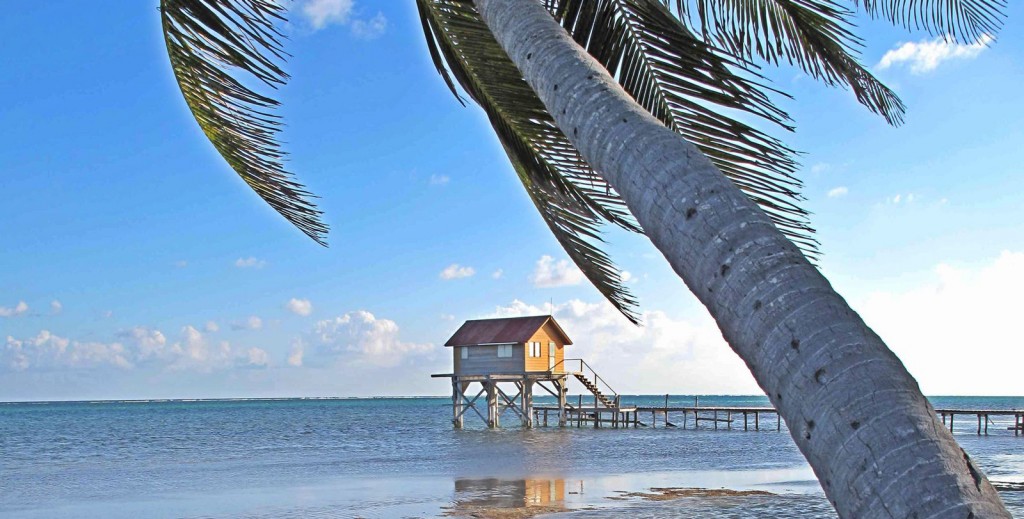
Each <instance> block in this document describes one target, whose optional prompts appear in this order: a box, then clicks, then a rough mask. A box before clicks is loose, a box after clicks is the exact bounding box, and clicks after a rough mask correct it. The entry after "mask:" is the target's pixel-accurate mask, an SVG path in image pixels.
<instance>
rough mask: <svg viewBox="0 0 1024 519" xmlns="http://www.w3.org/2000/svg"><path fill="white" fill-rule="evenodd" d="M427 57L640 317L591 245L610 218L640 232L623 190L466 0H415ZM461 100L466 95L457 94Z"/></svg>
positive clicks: (581, 256)
mask: <svg viewBox="0 0 1024 519" xmlns="http://www.w3.org/2000/svg"><path fill="white" fill-rule="evenodd" d="M417 4H418V7H419V11H420V18H421V22H422V23H423V29H424V33H425V36H426V38H427V44H428V48H429V51H430V55H431V57H432V59H433V60H434V64H435V66H436V67H437V69H438V72H439V73H440V74H441V75H442V77H444V79H445V81H446V83H447V84H448V86H449V88H451V89H452V92H453V93H454V94H455V95H456V97H459V93H458V90H456V88H455V82H456V81H457V82H458V84H459V85H460V86H461V87H462V89H463V90H464V91H465V92H466V94H467V95H468V96H469V97H471V98H472V99H473V100H474V101H476V102H477V103H478V104H479V105H480V106H481V107H482V108H483V109H484V112H485V113H486V114H487V117H488V119H489V121H490V123H491V126H492V127H493V128H494V131H495V133H496V134H497V136H498V139H499V140H500V141H501V143H502V146H503V147H504V149H505V151H506V153H507V155H508V157H509V159H510V160H511V162H512V165H513V167H514V168H515V170H516V172H517V174H518V175H519V177H520V180H521V181H522V182H523V185H524V187H525V188H526V191H527V193H528V194H529V196H530V198H531V199H532V200H533V201H534V204H535V205H537V208H538V210H539V211H540V213H541V216H542V218H543V219H544V221H545V223H546V224H547V225H548V227H549V228H550V229H551V231H552V233H554V235H555V238H556V239H557V240H558V242H559V243H560V244H561V245H562V246H563V248H564V249H565V250H566V253H567V254H568V255H569V257H570V258H571V259H572V260H573V261H574V262H575V263H576V265H577V266H579V268H580V270H581V271H582V272H583V273H584V274H585V275H586V276H587V278H588V279H589V280H590V281H591V282H592V283H593V284H594V286H595V287H596V288H597V289H598V291H600V292H601V293H602V294H603V295H604V296H605V297H606V298H607V299H608V300H609V302H611V303H612V305H614V306H615V307H616V308H617V309H619V311H620V312H622V313H623V315H625V316H626V317H627V318H628V319H630V320H631V321H633V322H636V320H637V316H636V313H635V311H634V310H633V307H634V306H635V305H636V300H635V299H634V298H633V297H632V295H630V293H629V291H628V290H627V289H626V288H625V287H624V286H623V285H622V283H621V280H620V277H619V270H618V269H616V268H615V266H614V265H613V264H612V262H611V261H610V260H609V259H608V257H607V255H605V254H604V253H603V252H601V251H600V250H599V249H598V248H597V247H596V246H595V245H593V244H592V243H591V242H600V241H601V238H600V234H599V226H600V224H601V223H602V222H610V223H614V224H616V225H619V226H621V227H623V228H625V229H629V230H632V231H635V232H642V230H641V229H640V227H639V225H638V224H637V223H636V222H635V221H634V220H633V218H632V215H630V213H629V210H628V209H627V208H626V206H625V204H624V203H623V201H622V200H621V198H619V196H618V194H617V193H615V191H614V190H613V189H612V188H611V187H610V186H609V185H608V184H607V183H606V182H605V181H604V179H603V178H601V177H600V176H599V175H597V174H596V173H594V171H593V170H592V169H591V168H590V166H589V165H588V164H587V163H586V161H584V160H583V158H582V157H580V156H579V153H578V152H577V151H576V148H575V147H574V146H573V145H572V143H570V142H569V140H568V138H566V136H565V135H564V134H563V133H562V132H561V130H559V129H558V127H557V126H556V125H555V123H554V120H553V119H552V118H551V116H550V114H548V113H547V110H546V108H545V107H544V105H543V103H541V101H540V99H538V98H537V96H536V94H535V93H534V92H533V89H531V88H530V86H529V85H528V84H527V83H526V81H525V80H523V78H522V75H521V74H520V72H519V69H518V68H516V66H515V64H514V63H512V61H511V60H510V59H509V58H508V56H507V55H506V54H505V52H504V50H503V49H502V48H501V46H500V45H499V44H498V42H497V40H495V38H494V36H493V35H492V34H491V32H490V30H489V29H488V28H487V26H486V25H485V24H484V23H483V20H481V19H480V16H479V14H478V13H477V11H476V9H475V7H474V6H473V4H472V2H471V1H469V0H418V1H417ZM459 99H460V101H461V97H459Z"/></svg>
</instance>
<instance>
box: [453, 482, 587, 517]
mask: <svg viewBox="0 0 1024 519" xmlns="http://www.w3.org/2000/svg"><path fill="white" fill-rule="evenodd" d="M577 484H579V485H582V483H577ZM569 493H571V494H578V493H579V490H570V491H569ZM565 497H566V481H565V480H564V479H542V478H541V479H537V478H534V479H498V478H482V479H468V478H467V479H457V480H455V506H454V507H453V508H454V509H453V510H452V511H453V512H455V514H453V515H461V514H479V515H483V516H485V517H486V516H487V515H488V514H487V511H488V510H499V509H504V510H509V509H522V510H523V511H524V512H536V513H541V512H548V511H555V510H562V509H564V508H565ZM530 509H536V510H530ZM479 515H478V516H479ZM529 515H532V514H531V513H525V514H523V516H524V517H525V516H529Z"/></svg>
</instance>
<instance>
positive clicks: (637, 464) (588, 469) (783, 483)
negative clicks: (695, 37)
mask: <svg viewBox="0 0 1024 519" xmlns="http://www.w3.org/2000/svg"><path fill="white" fill-rule="evenodd" d="M664 398H665V397H664V395H660V396H623V402H624V403H626V402H630V403H636V404H641V405H645V404H646V405H662V404H663V403H664ZM538 401H539V402H544V401H545V399H543V398H540V399H538ZM693 401H694V396H693V395H674V396H671V397H670V405H671V404H674V405H691V404H692V403H693ZM932 401H933V404H934V405H935V406H936V407H938V408H942V407H956V408H985V409H1024V397H935V398H933V399H932ZM699 402H700V404H701V405H707V406H767V405H769V404H768V402H767V399H766V398H765V397H763V396H749V397H736V396H700V397H699ZM450 405H451V401H450V399H448V398H399V399H395V398H372V399H281V400H209V401H145V402H137V401H123V402H47V403H0V517H4V518H9V519H16V518H17V519H22V518H25V519H28V518H83V519H89V518H100V517H102V518H115V519H116V518H136V517H150V518H245V519H263V518H306V517H315V518H335V517H337V518H355V517H364V518H378V517H379V518H392V517H395V518H404V517H442V516H456V517H529V516H533V515H536V514H539V513H543V514H550V516H551V517H618V516H620V515H624V514H626V513H628V514H629V515H631V516H633V517H635V518H648V517H649V518H663V517H769V516H770V517H822V518H831V517H835V514H834V512H832V510H831V508H830V507H829V504H828V502H827V501H826V499H825V497H824V494H823V493H822V491H821V488H820V486H819V485H818V483H817V481H816V480H815V479H814V476H813V474H812V473H811V470H810V468H809V467H808V466H807V464H806V462H805V461H804V460H803V457H802V456H801V455H800V453H799V451H798V450H797V448H796V446H795V445H794V443H793V441H792V440H791V438H790V437H789V434H788V432H786V429H785V425H783V430H782V432H776V431H775V420H774V418H770V419H767V420H766V421H768V422H770V423H769V424H766V423H765V422H762V430H760V431H756V432H755V431H744V430H743V425H742V418H738V419H737V420H738V421H737V422H736V424H734V426H733V428H732V430H725V429H724V428H720V429H719V430H717V431H716V430H712V429H709V428H708V427H706V426H702V427H703V428H702V429H699V430H693V429H692V422H691V428H689V429H686V430H683V429H681V428H675V429H674V428H661V427H659V428H655V429H649V428H639V429H608V428H602V429H594V428H590V427H584V428H564V429H560V428H558V427H548V428H537V429H533V430H524V429H522V428H520V427H519V426H518V421H517V420H516V419H515V417H514V416H512V415H511V414H510V413H508V414H506V415H505V416H504V417H503V426H504V427H503V428H502V429H498V430H487V429H486V428H484V427H483V426H482V424H481V423H480V421H479V419H478V418H477V417H476V416H475V415H472V414H471V415H467V418H466V426H467V427H466V429H463V430H453V429H452V427H451V423H450V421H449V419H450V417H451V407H450ZM641 419H642V420H643V419H644V417H643V416H641ZM1011 424H1012V419H1010V420H1003V421H999V422H995V423H994V424H993V425H990V427H989V431H990V434H989V435H988V436H987V437H986V436H978V435H976V434H975V433H976V429H977V423H976V421H974V420H973V418H971V419H965V420H962V421H957V423H956V431H955V432H956V437H957V440H958V441H959V442H960V444H961V445H962V446H963V447H964V449H965V450H966V451H967V452H968V453H969V454H970V455H971V456H972V458H974V459H975V460H976V461H977V462H978V464H979V465H980V466H981V467H982V468H983V469H984V470H985V471H986V473H987V474H988V475H989V477H990V479H992V480H993V481H996V482H1005V483H1018V484H1020V483H1024V436H1014V434H1013V433H1012V432H1011V431H1008V430H1007V429H1006V427H1008V426H1009V425H1011ZM766 425H767V426H766ZM1011 487H1012V485H1011ZM665 488H669V489H676V490H652V489H665ZM693 488H706V489H713V490H714V491H713V492H712V491H696V490H692V489H693ZM1016 488H1017V489H1018V490H1016V491H1014V490H1012V488H1008V490H1006V491H1004V492H1003V493H1002V495H1003V498H1004V500H1005V501H1006V502H1007V504H1008V506H1010V507H1011V511H1012V513H1014V515H1015V516H1019V517H1024V492H1022V491H1020V490H1019V489H1020V488H1021V487H1020V486H1019V485H1018V486H1017V487H1016ZM679 489H691V490H679ZM720 489H730V490H729V491H723V490H720ZM509 514H518V515H509Z"/></svg>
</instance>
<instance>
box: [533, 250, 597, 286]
mask: <svg viewBox="0 0 1024 519" xmlns="http://www.w3.org/2000/svg"><path fill="white" fill-rule="evenodd" d="M584 279H585V278H584V276H583V272H582V271H580V269H579V267H577V266H576V265H575V264H574V263H571V262H570V261H569V260H564V259H563V260H559V261H557V262H556V261H555V259H554V258H552V257H551V256H547V255H544V256H541V257H540V259H539V260H537V266H536V268H535V269H534V270H533V273H532V274H530V282H531V283H533V286H535V287H561V286H568V285H578V284H580V283H582V282H583V280H584Z"/></svg>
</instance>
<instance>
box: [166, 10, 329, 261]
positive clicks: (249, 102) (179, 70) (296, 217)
mask: <svg viewBox="0 0 1024 519" xmlns="http://www.w3.org/2000/svg"><path fill="white" fill-rule="evenodd" d="M160 11H161V21H162V25H163V32H164V41H165V43H166V45H167V54H168V56H169V57H170V60H171V67H172V68H173V70H174V77H175V79H176V80H177V82H178V87H179V88H180V89H181V93H182V95H184V97H185V102H186V103H187V104H188V107H189V109H190V110H191V111H192V115H193V116H194V117H195V119H196V122H198V123H199V126H200V128H202V130H203V133H204V134H206V136H207V138H209V139H210V142H211V143H213V145H214V147H215V148H216V149H217V151H218V152H219V153H220V155H221V156H222V157H224V159H225V160H226V161H227V162H228V164H229V165H230V166H231V168H232V169H233V170H235V172H236V173H238V175H239V176H241V177H242V180H244V181H245V182H246V183H247V184H248V185H249V186H250V187H251V188H252V189H253V190H254V191H256V193H257V194H258V195H259V196H260V197H262V198H263V199H264V200H265V201H266V202H267V203H268V204H270V206H271V207H273V208H274V209H275V210H277V212H279V213H281V215H283V216H284V217H285V218H286V219H287V220H288V221H289V222H291V223H292V224H294V225H295V226H296V227H298V228H299V229H300V230H301V231H302V232H304V233H305V234H306V235H308V236H309V237H310V238H312V239H313V240H315V241H316V242H317V243H319V244H321V245H326V241H325V238H326V234H327V231H328V227H327V225H325V224H324V223H322V222H321V220H320V216H321V214H322V213H321V212H320V211H319V210H317V209H316V206H315V205H314V204H313V203H312V202H310V201H309V198H310V197H311V194H310V193H309V192H307V191H306V190H305V188H304V187H303V186H302V185H301V184H299V183H298V182H296V181H295V180H294V177H293V176H292V174H291V173H289V172H287V171H286V170H285V169H284V165H283V164H282V160H283V159H284V157H285V153H284V152H283V151H281V148H280V144H279V143H278V141H277V133H278V131H279V130H280V128H281V121H280V117H279V116H278V115H276V114H275V113H273V110H274V109H275V108H276V107H277V106H278V102H277V101H276V100H274V99H272V98H271V97H268V96H265V95H263V94H260V93H258V92H256V91H255V90H253V89H251V88H249V87H247V86H245V85H244V84H243V83H242V82H241V81H240V80H239V79H238V78H237V77H236V75H235V73H237V72H243V73H246V74H248V75H250V76H252V77H253V78H255V80H257V81H258V82H261V83H263V84H264V85H266V86H268V87H271V88H276V87H277V86H278V85H281V84H283V83H284V82H285V81H286V80H287V79H288V75H287V74H286V73H285V72H284V71H283V70H282V69H281V68H280V65H279V63H280V62H281V61H282V60H283V59H284V56H285V54H284V50H283V49H282V46H281V39H282V35H281V33H280V32H279V31H278V30H277V29H276V28H275V27H274V23H275V22H276V21H281V20H284V18H283V8H282V7H281V6H280V5H279V3H278V2H276V1H275V0H161V2H160Z"/></svg>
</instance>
